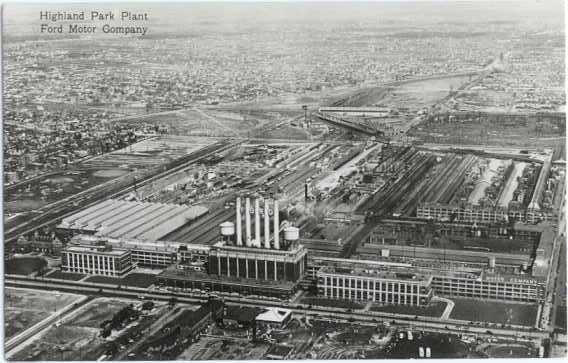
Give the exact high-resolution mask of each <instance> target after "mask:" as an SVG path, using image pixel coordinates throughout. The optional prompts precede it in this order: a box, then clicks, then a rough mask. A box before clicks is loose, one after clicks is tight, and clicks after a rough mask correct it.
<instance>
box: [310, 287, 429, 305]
mask: <svg viewBox="0 0 568 363" xmlns="http://www.w3.org/2000/svg"><path fill="white" fill-rule="evenodd" d="M318 293H319V295H321V296H324V297H330V298H335V299H347V300H363V301H369V300H370V301H376V302H380V303H390V304H408V305H418V304H419V303H427V302H428V299H427V298H426V297H424V296H422V297H419V296H418V295H406V294H396V293H386V292H382V293H378V292H377V293H375V294H373V293H369V292H367V291H364V290H347V289H342V288H331V287H327V288H320V289H319V291H318Z"/></svg>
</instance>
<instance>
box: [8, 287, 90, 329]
mask: <svg viewBox="0 0 568 363" xmlns="http://www.w3.org/2000/svg"><path fill="white" fill-rule="evenodd" d="M79 298H80V296H79V295H72V294H62V293H52V294H46V293H44V292H42V291H34V290H24V289H13V288H6V289H5V290H4V336H5V337H6V338H11V337H12V336H14V335H16V334H19V333H21V332H23V331H24V330H26V329H28V328H30V327H31V326H33V325H35V324H37V323H39V322H40V321H42V320H43V319H45V318H47V317H49V316H50V315H51V314H53V313H55V312H56V311H58V310H61V309H63V308H64V307H65V306H67V305H69V304H71V303H73V302H74V301H77V300H78V299H79Z"/></svg>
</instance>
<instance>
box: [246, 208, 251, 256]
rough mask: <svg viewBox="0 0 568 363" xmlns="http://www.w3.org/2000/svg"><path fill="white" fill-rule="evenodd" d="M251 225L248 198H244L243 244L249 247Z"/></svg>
mask: <svg viewBox="0 0 568 363" xmlns="http://www.w3.org/2000/svg"><path fill="white" fill-rule="evenodd" d="M250 230H251V225H250V198H246V199H245V245H246V246H247V247H250V245H251V243H250V242H251V235H250Z"/></svg>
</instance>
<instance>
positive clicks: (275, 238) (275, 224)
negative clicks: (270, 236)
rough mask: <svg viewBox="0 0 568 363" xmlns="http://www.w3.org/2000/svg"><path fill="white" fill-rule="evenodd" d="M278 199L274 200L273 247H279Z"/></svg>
mask: <svg viewBox="0 0 568 363" xmlns="http://www.w3.org/2000/svg"><path fill="white" fill-rule="evenodd" d="M278 219H279V218H278V201H277V200H274V248H275V249H277V250H279V249H280V241H279V240H278V234H279V233H280V221H279V220H278Z"/></svg>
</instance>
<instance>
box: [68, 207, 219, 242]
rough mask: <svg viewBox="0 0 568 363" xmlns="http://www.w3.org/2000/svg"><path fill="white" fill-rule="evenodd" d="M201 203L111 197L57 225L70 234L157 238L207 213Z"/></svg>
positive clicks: (145, 239) (151, 239) (140, 238)
mask: <svg viewBox="0 0 568 363" xmlns="http://www.w3.org/2000/svg"><path fill="white" fill-rule="evenodd" d="M207 212H208V209H207V208H205V207H202V206H192V207H187V206H182V205H176V204H164V203H143V202H131V201H123V200H113V199H109V200H106V201H104V202H101V203H99V204H96V205H94V206H92V207H89V208H87V209H85V210H83V211H81V212H78V213H75V214H73V215H71V216H69V217H66V218H64V219H63V220H62V221H61V223H60V224H59V225H58V226H57V228H58V231H59V232H60V234H65V235H66V237H67V238H69V237H70V236H73V235H77V234H91V235H94V234H96V235H97V236H101V237H109V238H124V239H137V240H142V241H157V240H160V238H162V237H164V236H166V235H167V234H169V233H171V232H172V231H174V230H176V229H178V228H179V227H181V226H183V225H185V224H187V223H188V222H189V221H192V220H194V219H196V218H198V217H200V216H202V215H204V214H205V213H207Z"/></svg>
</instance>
